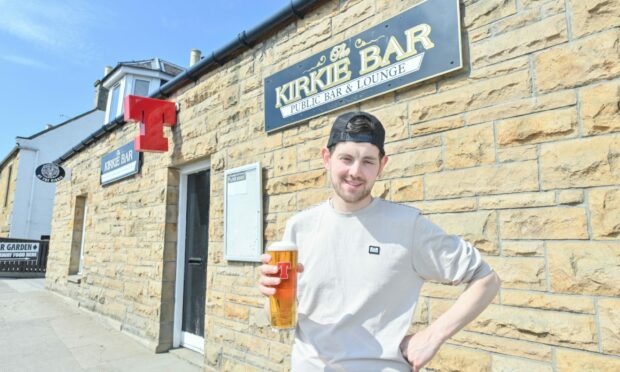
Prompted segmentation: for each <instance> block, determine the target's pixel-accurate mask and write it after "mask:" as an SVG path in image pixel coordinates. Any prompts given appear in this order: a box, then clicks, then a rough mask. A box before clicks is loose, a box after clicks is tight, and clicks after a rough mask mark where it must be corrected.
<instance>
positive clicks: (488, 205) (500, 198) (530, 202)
mask: <svg viewBox="0 0 620 372" xmlns="http://www.w3.org/2000/svg"><path fill="white" fill-rule="evenodd" d="M554 204H555V193H554V192H552V191H548V192H538V193H523V194H506V195H494V196H481V197H480V198H479V199H478V205H479V207H480V209H508V208H528V207H544V206H549V205H554Z"/></svg>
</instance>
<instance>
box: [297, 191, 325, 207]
mask: <svg viewBox="0 0 620 372" xmlns="http://www.w3.org/2000/svg"><path fill="white" fill-rule="evenodd" d="M331 192H332V191H331V190H330V189H329V188H324V189H314V190H305V191H300V192H299V193H297V210H298V211H301V210H304V209H306V208H308V207H311V206H313V205H317V204H319V203H322V202H324V201H325V200H327V198H329V196H330V195H331Z"/></svg>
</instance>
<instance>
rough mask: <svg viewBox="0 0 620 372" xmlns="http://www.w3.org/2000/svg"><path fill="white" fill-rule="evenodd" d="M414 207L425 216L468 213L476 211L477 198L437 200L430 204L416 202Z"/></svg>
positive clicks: (413, 204) (429, 202)
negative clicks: (430, 214)
mask: <svg viewBox="0 0 620 372" xmlns="http://www.w3.org/2000/svg"><path fill="white" fill-rule="evenodd" d="M412 206H413V207H416V208H418V209H420V210H421V211H422V213H424V214H429V213H449V212H468V211H473V210H475V209H476V199H475V198H465V199H447V200H436V201H428V202H416V203H412Z"/></svg>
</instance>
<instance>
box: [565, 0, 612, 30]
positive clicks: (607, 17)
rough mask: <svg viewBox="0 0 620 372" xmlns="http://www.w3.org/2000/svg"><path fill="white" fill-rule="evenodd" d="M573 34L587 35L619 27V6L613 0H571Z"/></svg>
mask: <svg viewBox="0 0 620 372" xmlns="http://www.w3.org/2000/svg"><path fill="white" fill-rule="evenodd" d="M570 3H571V10H572V13H573V14H572V21H573V34H574V36H576V37H581V36H583V35H588V34H591V33H594V32H597V31H601V30H604V29H606V28H610V27H614V26H618V25H620V4H619V3H618V2H617V1H613V0H593V1H578V0H571V2H570Z"/></svg>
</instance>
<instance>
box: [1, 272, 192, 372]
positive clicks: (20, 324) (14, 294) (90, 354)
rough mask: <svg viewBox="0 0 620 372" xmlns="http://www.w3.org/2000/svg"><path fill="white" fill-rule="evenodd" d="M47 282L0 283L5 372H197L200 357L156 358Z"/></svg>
mask: <svg viewBox="0 0 620 372" xmlns="http://www.w3.org/2000/svg"><path fill="white" fill-rule="evenodd" d="M44 283H45V279H5V278H1V279H0V371H2V372H30V371H33V372H34V371H37V372H39V371H46V372H56V371H58V372H73V371H77V372H80V371H89V372H90V371H93V372H94V371H97V372H99V371H101V372H121V371H132V372H141V371H144V372H146V371H148V372H159V371H161V372H168V371H175V372H196V371H202V370H203V368H202V367H200V366H199V365H201V364H202V355H200V354H197V353H195V352H192V351H190V350H187V349H176V350H173V351H172V352H169V353H161V354H155V353H154V352H153V351H151V350H149V349H147V348H146V347H145V346H143V345H142V344H141V343H140V342H139V341H137V340H136V339H134V338H132V337H130V336H128V335H126V334H124V333H122V332H120V331H119V330H117V329H113V328H112V327H111V326H110V325H107V324H105V322H103V321H102V320H101V318H98V317H97V316H96V315H94V314H92V313H90V312H87V311H86V310H84V309H80V308H78V307H77V306H75V305H72V304H71V302H69V301H67V300H66V299H63V298H62V297H60V296H59V295H56V294H54V293H51V292H50V291H47V290H46V289H45V284H44Z"/></svg>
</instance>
